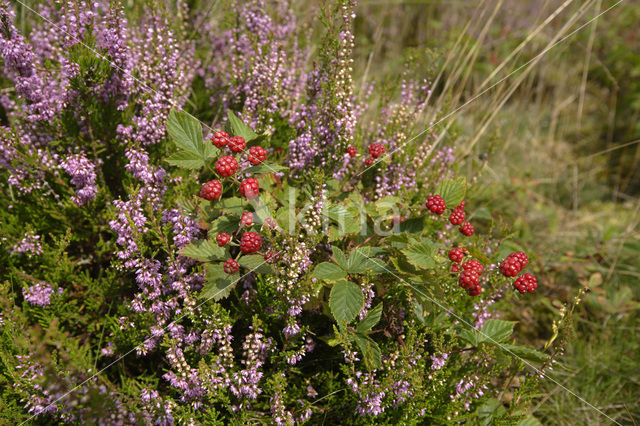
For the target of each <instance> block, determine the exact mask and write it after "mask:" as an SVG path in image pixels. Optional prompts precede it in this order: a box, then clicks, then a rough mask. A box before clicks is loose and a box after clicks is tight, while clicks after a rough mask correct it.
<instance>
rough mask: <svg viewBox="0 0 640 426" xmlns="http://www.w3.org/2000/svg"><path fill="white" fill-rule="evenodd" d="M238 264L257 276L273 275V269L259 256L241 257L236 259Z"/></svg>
mask: <svg viewBox="0 0 640 426" xmlns="http://www.w3.org/2000/svg"><path fill="white" fill-rule="evenodd" d="M238 263H239V264H240V266H242V267H243V268H246V269H248V270H249V271H252V272H256V273H258V274H273V268H272V267H271V265H269V264H268V263H267V262H266V261H265V260H264V257H263V256H261V255H259V254H251V255H246V256H242V257H241V258H240V259H238Z"/></svg>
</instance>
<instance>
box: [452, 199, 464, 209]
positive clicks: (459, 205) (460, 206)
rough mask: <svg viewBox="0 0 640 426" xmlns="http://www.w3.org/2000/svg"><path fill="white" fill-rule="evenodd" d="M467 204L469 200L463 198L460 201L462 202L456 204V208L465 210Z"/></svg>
mask: <svg viewBox="0 0 640 426" xmlns="http://www.w3.org/2000/svg"><path fill="white" fill-rule="evenodd" d="M466 205H467V202H466V201H465V200H462V201H461V202H460V204H458V205H457V206H456V208H455V209H454V210H464V207H465V206H466Z"/></svg>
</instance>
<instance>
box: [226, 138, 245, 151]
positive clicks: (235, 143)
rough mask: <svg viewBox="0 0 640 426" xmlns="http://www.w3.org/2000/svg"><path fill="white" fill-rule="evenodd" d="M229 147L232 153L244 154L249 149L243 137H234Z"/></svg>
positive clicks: (230, 140)
mask: <svg viewBox="0 0 640 426" xmlns="http://www.w3.org/2000/svg"><path fill="white" fill-rule="evenodd" d="M227 146H228V147H229V149H230V150H231V152H242V151H244V150H245V148H246V147H247V142H246V141H245V140H244V138H243V137H242V136H233V137H232V138H230V139H229V144H228V145H227Z"/></svg>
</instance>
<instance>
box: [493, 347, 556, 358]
mask: <svg viewBox="0 0 640 426" xmlns="http://www.w3.org/2000/svg"><path fill="white" fill-rule="evenodd" d="M500 349H502V350H503V351H504V352H505V353H506V354H507V355H509V356H517V357H519V358H522V359H525V360H527V361H533V362H545V361H547V360H548V359H549V355H547V354H545V353H544V352H540V351H538V350H535V349H531V348H527V347H524V346H517V345H507V344H502V345H500Z"/></svg>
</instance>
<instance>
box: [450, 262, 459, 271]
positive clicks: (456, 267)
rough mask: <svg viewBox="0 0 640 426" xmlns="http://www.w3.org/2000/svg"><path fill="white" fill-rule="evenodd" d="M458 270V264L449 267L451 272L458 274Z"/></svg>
mask: <svg viewBox="0 0 640 426" xmlns="http://www.w3.org/2000/svg"><path fill="white" fill-rule="evenodd" d="M459 270H460V264H459V263H454V264H452V265H451V272H458V271H459Z"/></svg>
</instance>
